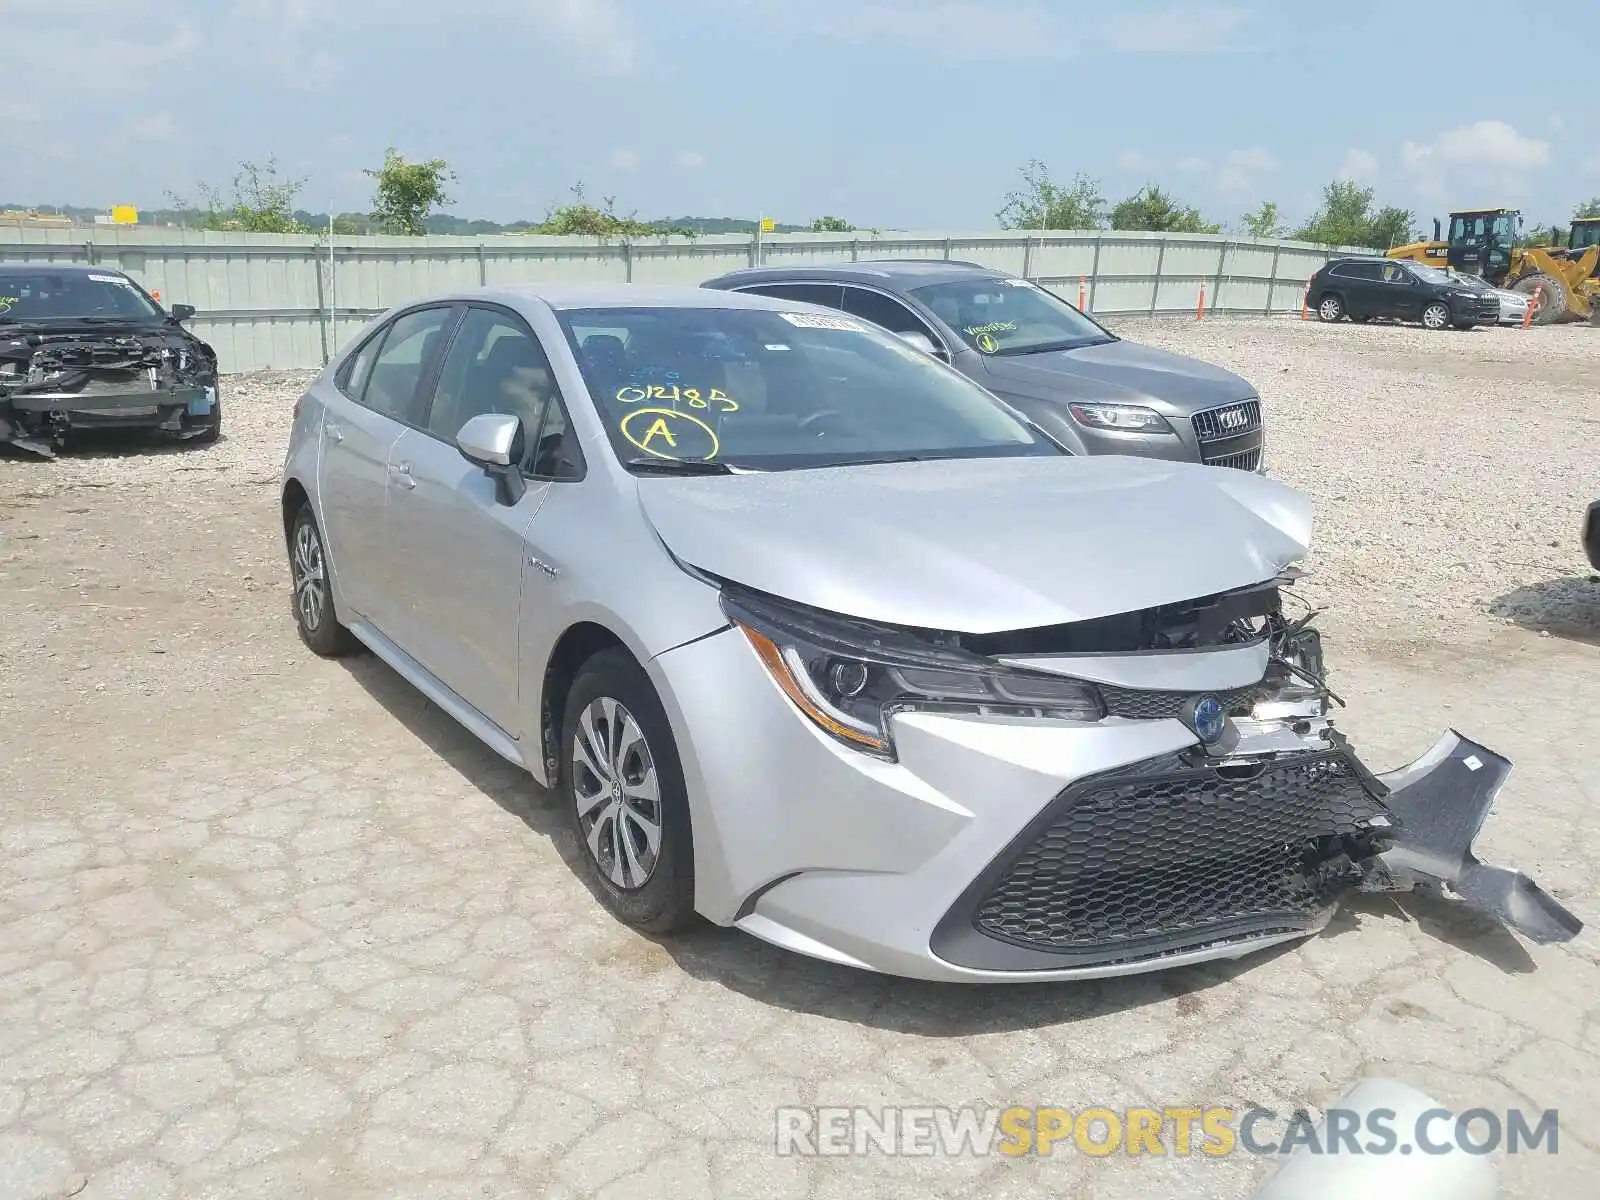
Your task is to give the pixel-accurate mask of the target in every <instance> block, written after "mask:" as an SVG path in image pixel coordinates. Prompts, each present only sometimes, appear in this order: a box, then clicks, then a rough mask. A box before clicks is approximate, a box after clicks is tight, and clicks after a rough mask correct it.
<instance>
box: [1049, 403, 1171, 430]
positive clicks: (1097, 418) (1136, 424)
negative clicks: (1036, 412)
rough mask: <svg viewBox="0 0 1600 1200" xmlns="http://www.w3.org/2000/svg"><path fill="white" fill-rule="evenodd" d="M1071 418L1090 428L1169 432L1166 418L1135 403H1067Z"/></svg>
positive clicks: (1169, 426) (1151, 409) (1169, 427)
mask: <svg viewBox="0 0 1600 1200" xmlns="http://www.w3.org/2000/svg"><path fill="white" fill-rule="evenodd" d="M1067 409H1068V411H1069V412H1071V413H1072V419H1073V420H1075V421H1076V422H1078V424H1080V425H1087V426H1088V427H1089V428H1090V429H1114V430H1117V431H1119V432H1121V433H1171V432H1172V426H1171V425H1168V424H1167V419H1166V418H1165V417H1163V416H1162V415H1161V414H1160V413H1158V412H1156V410H1155V409H1153V408H1143V407H1141V406H1139V405H1137V404H1085V403H1078V402H1073V403H1071V404H1068V405H1067Z"/></svg>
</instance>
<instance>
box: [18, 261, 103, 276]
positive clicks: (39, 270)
mask: <svg viewBox="0 0 1600 1200" xmlns="http://www.w3.org/2000/svg"><path fill="white" fill-rule="evenodd" d="M23 271H26V272H27V273H28V274H30V275H39V274H45V273H49V274H55V275H123V274H126V272H125V271H123V270H122V269H121V268H120V267H95V266H89V265H87V264H85V263H64V262H48V261H46V262H26V261H19V262H0V275H9V274H12V273H21V272H23Z"/></svg>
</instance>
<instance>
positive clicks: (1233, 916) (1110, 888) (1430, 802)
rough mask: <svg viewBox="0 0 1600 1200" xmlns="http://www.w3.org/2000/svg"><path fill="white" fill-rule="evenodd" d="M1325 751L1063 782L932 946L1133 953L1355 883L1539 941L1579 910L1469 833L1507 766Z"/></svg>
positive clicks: (1184, 949) (1277, 918) (1188, 761)
mask: <svg viewBox="0 0 1600 1200" xmlns="http://www.w3.org/2000/svg"><path fill="white" fill-rule="evenodd" d="M1329 741H1330V748H1329V749H1327V750H1307V751H1305V752H1302V753H1292V754H1279V755H1274V756H1263V757H1257V758H1252V759H1239V760H1235V761H1232V762H1217V761H1207V760H1206V759H1205V758H1204V756H1203V755H1191V754H1188V753H1182V754H1176V755H1170V756H1165V757H1161V758H1156V759H1150V760H1147V761H1145V762H1141V763H1135V764H1133V765H1132V766H1128V767H1124V768H1121V769H1119V770H1116V771H1111V772H1107V773H1104V774H1101V775H1097V776H1093V777H1090V778H1088V779H1084V780H1081V781H1079V782H1078V783H1075V784H1073V785H1072V786H1070V787H1068V788H1067V789H1065V790H1064V791H1063V792H1061V794H1060V795H1059V796H1057V797H1056V799H1055V801H1054V802H1053V803H1052V804H1050V805H1049V806H1048V807H1047V808H1046V809H1045V811H1044V812H1043V813H1041V814H1040V816H1039V817H1038V818H1037V819H1036V820H1035V821H1034V822H1033V823H1032V824H1031V825H1030V826H1029V827H1028V828H1027V829H1025V830H1024V831H1023V832H1022V834H1021V835H1019V836H1018V837H1017V838H1016V840H1015V841H1014V842H1013V843H1012V844H1011V846H1009V847H1008V848H1007V849H1006V850H1005V851H1004V852H1002V853H1001V854H1000V855H999V856H998V857H997V858H996V859H995V860H994V862H993V863H991V864H990V866H989V868H988V869H987V870H986V871H984V872H983V873H982V874H981V875H980V876H979V877H978V878H977V879H976V880H974V881H973V883H972V884H971V886H970V887H968V888H967V890H966V891H965V892H964V893H963V894H962V896H961V897H960V898H959V899H958V900H957V901H956V903H955V904H954V905H952V906H951V908H950V910H949V912H947V913H946V914H945V916H944V917H943V919H942V920H941V921H940V922H939V924H938V926H937V927H936V928H935V930H934V932H933V936H932V938H931V941H930V945H931V948H932V949H933V951H934V953H935V954H937V955H939V957H941V958H943V959H945V960H946V961H947V962H951V963H955V964H957V965H959V966H964V967H970V968H973V969H978V970H991V971H1030V970H1055V971H1059V970H1070V969H1079V968H1101V969H1103V968H1109V967H1118V966H1121V967H1124V968H1125V967H1127V966H1130V965H1132V964H1136V963H1142V964H1147V965H1149V966H1156V965H1159V962H1160V960H1162V959H1166V958H1170V957H1172V956H1175V955H1182V954H1186V953H1191V952H1195V951H1200V950H1205V949H1215V948H1217V947H1221V946H1227V945H1236V946H1238V947H1239V952H1240V953H1244V952H1247V951H1248V950H1249V949H1251V948H1257V947H1261V946H1265V945H1269V944H1271V943H1273V942H1278V941H1283V940H1287V939H1290V938H1294V937H1298V936H1304V935H1307V934H1311V933H1315V932H1316V931H1317V930H1319V929H1321V928H1322V927H1323V926H1324V925H1325V924H1326V923H1327V921H1328V918H1329V917H1330V916H1331V915H1332V913H1333V910H1334V908H1335V906H1336V905H1337V904H1338V902H1339V900H1340V898H1341V897H1342V896H1343V895H1345V894H1346V893H1348V892H1349V891H1351V890H1359V891H1364V892H1384V891H1409V890H1411V889H1412V888H1414V887H1416V886H1417V885H1418V884H1425V885H1434V886H1438V887H1440V888H1441V889H1442V890H1444V891H1446V892H1448V893H1450V894H1451V895H1453V896H1454V897H1455V898H1456V899H1458V900H1460V901H1462V902H1464V903H1466V904H1468V905H1470V906H1471V907H1473V908H1475V909H1478V910H1481V911H1483V912H1486V913H1488V914H1490V915H1492V916H1494V917H1495V918H1497V919H1498V920H1499V921H1501V922H1502V923H1504V924H1505V925H1507V926H1509V927H1510V928H1512V929H1514V930H1516V931H1517V932H1518V933H1521V934H1522V935H1523V936H1525V937H1527V938H1528V939H1529V940H1531V941H1534V942H1560V941H1568V940H1570V939H1571V938H1573V937H1574V936H1576V935H1577V933H1578V932H1579V931H1580V930H1581V929H1582V928H1583V923H1582V922H1581V921H1579V920H1578V919H1577V918H1576V917H1574V916H1573V915H1572V914H1571V913H1570V912H1568V911H1567V910H1566V909H1565V908H1563V907H1562V906H1561V905H1560V904H1558V903H1557V902H1556V901H1555V900H1554V899H1552V898H1551V897H1550V896H1549V895H1547V894H1546V893H1545V892H1543V891H1542V890H1541V889H1540V888H1539V886H1538V885H1537V884H1535V883H1534V882H1533V881H1532V880H1531V879H1529V878H1528V877H1527V876H1525V875H1523V874H1521V873H1520V872H1517V871H1513V870H1508V869H1506V868H1503V867H1496V866H1490V865H1487V864H1485V863H1483V862H1480V861H1479V860H1478V858H1477V857H1476V856H1475V855H1474V853H1473V849H1472V843H1473V841H1474V839H1476V837H1477V835H1478V830H1479V828H1480V826H1481V825H1482V824H1483V820H1484V818H1485V816H1486V815H1487V814H1488V811H1489V808H1490V806H1491V805H1492V803H1493V800H1494V795H1495V793H1496V792H1497V791H1498V790H1499V787H1500V784H1501V783H1502V782H1503V781H1504V779H1505V777H1506V775H1507V773H1508V772H1509V771H1510V763H1508V762H1507V761H1506V760H1505V759H1503V758H1501V757H1499V756H1498V755H1496V754H1494V753H1493V752H1492V751H1490V750H1487V749H1485V748H1484V747H1482V746H1479V745H1477V744H1476V743H1474V742H1470V741H1467V740H1466V739H1465V738H1462V737H1461V736H1460V735H1459V734H1457V733H1455V732H1454V731H1452V732H1450V733H1448V734H1446V735H1445V736H1444V737H1442V738H1441V739H1440V740H1439V741H1438V742H1437V743H1436V744H1435V745H1434V747H1433V748H1432V749H1431V750H1429V751H1428V753H1427V754H1425V755H1423V756H1422V757H1421V758H1419V759H1418V760H1417V761H1416V762H1414V763H1411V764H1410V765H1408V766H1406V767H1403V768H1401V769H1400V770H1398V771H1395V772H1393V773H1391V774H1389V775H1385V776H1375V775H1373V774H1372V773H1370V772H1369V771H1368V770H1367V769H1366V767H1364V766H1363V765H1362V764H1361V762H1360V760H1359V759H1357V758H1356V756H1355V753H1354V752H1353V751H1352V750H1351V748H1350V746H1349V743H1348V742H1347V741H1346V740H1345V739H1344V738H1343V737H1342V736H1341V735H1339V734H1337V733H1334V732H1332V731H1330V734H1329Z"/></svg>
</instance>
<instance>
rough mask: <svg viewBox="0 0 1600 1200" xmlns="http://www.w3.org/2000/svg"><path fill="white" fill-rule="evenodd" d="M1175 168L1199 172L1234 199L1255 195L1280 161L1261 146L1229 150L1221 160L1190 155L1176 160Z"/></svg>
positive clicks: (1194, 172)
mask: <svg viewBox="0 0 1600 1200" xmlns="http://www.w3.org/2000/svg"><path fill="white" fill-rule="evenodd" d="M1173 169H1174V170H1178V171H1182V172H1184V173H1185V174H1187V175H1197V176H1199V177H1201V178H1202V179H1204V180H1205V182H1206V184H1207V185H1208V186H1209V187H1210V188H1212V189H1213V190H1214V191H1216V192H1217V193H1219V194H1220V195H1223V196H1226V197H1227V198H1228V199H1230V200H1234V199H1240V198H1244V197H1251V196H1253V195H1254V194H1255V193H1256V192H1258V191H1259V190H1260V188H1261V184H1262V182H1263V181H1264V180H1265V179H1266V177H1267V176H1268V175H1271V174H1272V173H1273V172H1274V171H1276V170H1277V169H1278V160H1277V159H1276V158H1274V157H1273V156H1272V153H1271V152H1270V151H1268V150H1267V149H1265V148H1264V147H1261V146H1246V147H1244V148H1243V149H1239V150H1229V151H1228V152H1227V153H1226V154H1224V155H1223V156H1222V157H1221V158H1220V159H1210V158H1203V157H1201V156H1199V155H1194V154H1191V155H1187V156H1185V157H1183V158H1180V159H1179V160H1178V161H1177V162H1175V163H1173Z"/></svg>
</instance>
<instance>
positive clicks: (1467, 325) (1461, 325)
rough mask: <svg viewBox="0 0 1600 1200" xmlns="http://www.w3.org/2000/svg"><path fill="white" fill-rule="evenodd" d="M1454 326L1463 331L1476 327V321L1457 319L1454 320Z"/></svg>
mask: <svg viewBox="0 0 1600 1200" xmlns="http://www.w3.org/2000/svg"><path fill="white" fill-rule="evenodd" d="M1455 327H1456V328H1457V329H1460V330H1462V331H1463V332H1465V331H1466V330H1468V329H1476V328H1477V327H1478V323H1477V322H1476V321H1457V322H1455Z"/></svg>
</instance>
